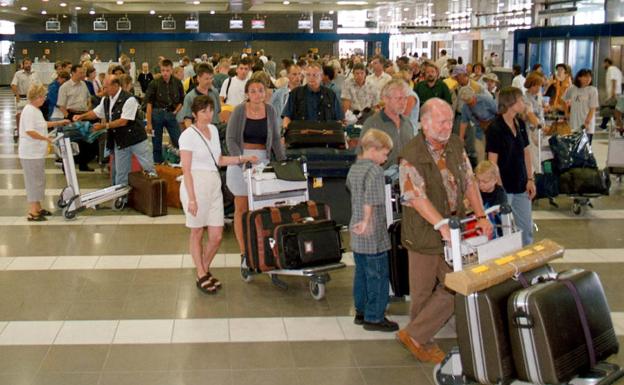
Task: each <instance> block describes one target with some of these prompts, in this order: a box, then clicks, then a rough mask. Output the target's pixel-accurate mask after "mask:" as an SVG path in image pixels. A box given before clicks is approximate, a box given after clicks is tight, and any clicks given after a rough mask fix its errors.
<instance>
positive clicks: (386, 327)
mask: <svg viewBox="0 0 624 385" xmlns="http://www.w3.org/2000/svg"><path fill="white" fill-rule="evenodd" d="M364 330H368V331H376V332H395V331H397V330H399V324H398V323H396V322H393V321H390V320H389V319H387V318H385V317H384V319H383V321H381V322H366V321H364Z"/></svg>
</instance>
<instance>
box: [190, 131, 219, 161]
mask: <svg viewBox="0 0 624 385" xmlns="http://www.w3.org/2000/svg"><path fill="white" fill-rule="evenodd" d="M193 130H194V131H195V132H196V133H197V135H199V137H200V138H201V140H202V141H203V142H204V144H205V145H206V147H207V148H208V152H209V153H210V157H211V158H212V161H213V162H214V164H215V167H216V168H217V171H219V163H217V161H216V160H215V157H214V155H212V150H211V149H210V145H208V142H207V141H206V138H204V136H203V135H202V134H201V132H199V130H197V128H195V127H193Z"/></svg>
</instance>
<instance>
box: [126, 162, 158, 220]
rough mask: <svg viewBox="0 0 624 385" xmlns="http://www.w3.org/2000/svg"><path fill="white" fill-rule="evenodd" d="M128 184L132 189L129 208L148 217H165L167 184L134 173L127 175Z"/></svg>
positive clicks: (143, 174) (151, 177) (152, 177)
mask: <svg viewBox="0 0 624 385" xmlns="http://www.w3.org/2000/svg"><path fill="white" fill-rule="evenodd" d="M128 184H129V185H130V186H131V187H132V190H130V194H129V197H128V205H129V206H130V207H132V208H133V209H135V210H137V211H139V212H141V213H143V214H145V215H148V216H150V217H158V216H161V215H167V205H166V197H167V183H166V182H165V181H164V180H163V179H161V178H158V177H154V176H150V175H149V174H147V173H145V172H143V171H136V172H131V173H130V174H128Z"/></svg>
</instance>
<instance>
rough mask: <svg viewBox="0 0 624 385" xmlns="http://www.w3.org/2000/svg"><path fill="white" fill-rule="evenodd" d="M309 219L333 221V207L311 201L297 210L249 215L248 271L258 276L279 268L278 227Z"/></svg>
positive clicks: (245, 223) (282, 208) (274, 209)
mask: <svg viewBox="0 0 624 385" xmlns="http://www.w3.org/2000/svg"><path fill="white" fill-rule="evenodd" d="M308 217H311V218H313V219H329V218H330V217H329V206H327V205H325V204H323V203H315V202H314V201H307V202H304V203H300V204H297V205H294V206H280V207H264V208H261V209H258V210H253V211H248V212H247V213H245V215H244V217H243V238H244V240H245V261H246V264H247V267H248V268H249V269H251V270H252V271H255V272H264V271H270V270H274V269H275V268H276V265H277V264H276V262H275V256H274V254H273V246H274V243H273V242H274V239H273V236H274V231H275V227H277V226H278V225H281V224H285V223H294V222H297V221H301V220H303V219H304V218H308Z"/></svg>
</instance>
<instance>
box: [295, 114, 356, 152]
mask: <svg viewBox="0 0 624 385" xmlns="http://www.w3.org/2000/svg"><path fill="white" fill-rule="evenodd" d="M284 140H285V141H286V146H287V147H288V148H306V147H333V148H345V147H346V141H345V131H344V128H342V124H340V122H333V121H331V122H314V121H308V120H300V121H293V122H291V123H290V125H289V126H288V128H287V130H286V132H285V133H284Z"/></svg>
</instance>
